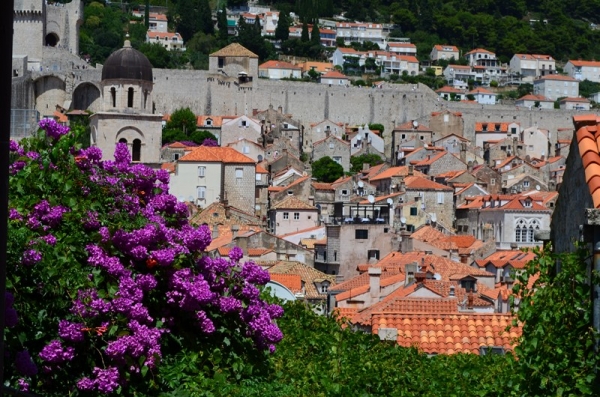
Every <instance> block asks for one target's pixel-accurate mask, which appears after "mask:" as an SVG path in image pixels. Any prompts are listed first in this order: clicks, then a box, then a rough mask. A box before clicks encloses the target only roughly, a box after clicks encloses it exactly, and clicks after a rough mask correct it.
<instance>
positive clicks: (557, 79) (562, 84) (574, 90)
mask: <svg viewBox="0 0 600 397" xmlns="http://www.w3.org/2000/svg"><path fill="white" fill-rule="evenodd" d="M533 94H534V95H543V96H545V97H546V98H548V99H552V100H557V99H558V98H562V97H578V96H579V81H577V80H575V79H574V78H573V77H570V76H563V75H560V74H549V75H546V76H542V77H540V78H539V79H536V80H534V81H533Z"/></svg>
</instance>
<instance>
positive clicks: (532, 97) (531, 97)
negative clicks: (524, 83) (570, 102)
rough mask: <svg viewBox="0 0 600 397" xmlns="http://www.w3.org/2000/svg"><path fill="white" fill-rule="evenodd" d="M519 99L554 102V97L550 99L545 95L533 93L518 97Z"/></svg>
mask: <svg viewBox="0 0 600 397" xmlns="http://www.w3.org/2000/svg"><path fill="white" fill-rule="evenodd" d="M517 101H538V102H554V101H553V100H552V99H548V98H546V97H545V96H543V95H533V94H528V95H525V96H522V97H521V98H519V99H517Z"/></svg>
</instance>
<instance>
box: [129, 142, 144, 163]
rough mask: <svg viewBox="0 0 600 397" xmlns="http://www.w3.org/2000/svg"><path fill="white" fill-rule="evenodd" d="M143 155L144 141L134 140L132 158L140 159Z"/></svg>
mask: <svg viewBox="0 0 600 397" xmlns="http://www.w3.org/2000/svg"><path fill="white" fill-rule="evenodd" d="M141 157H142V141H140V140H139V139H134V140H133V148H132V150H131V160H132V161H140V160H141Z"/></svg>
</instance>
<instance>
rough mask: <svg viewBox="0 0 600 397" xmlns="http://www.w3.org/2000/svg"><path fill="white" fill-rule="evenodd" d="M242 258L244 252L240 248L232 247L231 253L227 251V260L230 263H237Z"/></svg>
mask: <svg viewBox="0 0 600 397" xmlns="http://www.w3.org/2000/svg"><path fill="white" fill-rule="evenodd" d="M243 256H244V251H242V249H241V248H240V247H233V248H232V249H231V251H229V259H231V260H232V261H239V260H240V259H242V257H243Z"/></svg>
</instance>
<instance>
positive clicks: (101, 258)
mask: <svg viewBox="0 0 600 397" xmlns="http://www.w3.org/2000/svg"><path fill="white" fill-rule="evenodd" d="M86 250H87V252H88V253H89V254H90V256H89V257H88V263H89V264H90V265H92V266H97V267H100V268H101V269H104V270H105V271H106V272H108V274H110V275H111V276H115V277H120V276H123V275H126V274H128V273H129V270H126V269H125V267H124V266H123V264H122V263H121V261H120V260H119V258H117V257H114V256H108V254H106V252H104V250H103V249H102V248H100V247H98V246H97V245H93V244H90V245H88V246H87V247H86Z"/></svg>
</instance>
